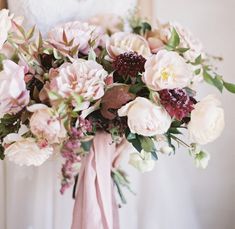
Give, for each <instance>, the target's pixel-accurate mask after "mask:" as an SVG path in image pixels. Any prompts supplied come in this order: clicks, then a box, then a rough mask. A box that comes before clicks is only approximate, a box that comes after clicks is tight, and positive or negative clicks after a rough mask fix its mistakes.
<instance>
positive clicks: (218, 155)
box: [121, 0, 235, 229]
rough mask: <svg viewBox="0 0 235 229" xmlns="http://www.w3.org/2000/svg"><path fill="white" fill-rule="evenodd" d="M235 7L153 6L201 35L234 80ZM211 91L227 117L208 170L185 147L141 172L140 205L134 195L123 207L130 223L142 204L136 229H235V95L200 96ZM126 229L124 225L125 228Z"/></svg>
mask: <svg viewBox="0 0 235 229" xmlns="http://www.w3.org/2000/svg"><path fill="white" fill-rule="evenodd" d="M146 2H147V1H146ZM234 10H235V1H234V0H223V1H222V0H206V1H205V0H174V1H172V0H155V6H154V13H155V16H157V17H158V18H159V19H160V20H162V21H167V20H171V21H178V22H179V23H180V24H182V25H184V26H185V27H187V28H189V29H190V30H191V31H192V32H193V34H195V35H196V36H198V37H199V38H200V40H201V41H202V42H203V44H204V46H205V48H206V51H207V52H208V53H210V54H213V55H218V56H222V57H223V58H224V61H223V62H222V63H219V66H220V67H219V72H220V73H221V74H222V75H223V76H224V78H225V79H227V80H228V81H231V82H233V83H235V58H234V55H235V13H234ZM208 92H210V93H215V94H217V95H218V98H219V99H220V100H221V101H222V103H223V107H224V109H225V115H226V129H225V130H224V132H223V135H222V136H221V137H220V138H219V139H218V140H216V141H215V142H214V143H211V144H209V145H207V146H206V149H207V150H208V151H209V152H210V153H211V161H210V163H209V166H208V168H207V169H206V170H199V169H196V168H195V167H194V166H193V164H192V161H191V159H190V158H189V157H188V156H187V154H186V153H185V152H183V151H182V152H178V153H177V155H175V156H173V157H170V158H160V160H159V162H158V165H157V168H156V169H155V170H154V171H153V172H151V173H148V174H144V175H142V176H141V178H140V180H139V181H138V183H137V184H136V187H138V188H137V190H138V191H137V193H138V203H137V202H136V200H133V199H132V197H130V199H131V201H130V202H129V203H128V205H129V206H126V207H124V209H123V210H121V211H122V213H123V215H122V218H126V220H125V222H128V218H129V222H130V221H132V218H133V215H134V214H132V212H136V207H138V208H139V211H138V214H137V215H138V217H137V218H138V219H133V221H135V220H137V221H138V223H137V224H136V225H135V226H133V227H131V228H133V229H134V228H135V229H137V228H138V229H156V228H160V229H189V228H190V229H234V228H235V176H234V174H235V150H234V140H235V134H234V133H235V124H234V123H235V96H234V95H232V94H230V93H228V92H227V91H224V93H223V96H221V95H220V93H218V92H217V90H216V89H214V88H212V87H210V86H207V85H205V86H203V87H202V92H201V93H200V94H199V95H198V96H199V98H202V97H203V96H204V95H206V94H207V93H208ZM131 174H134V172H133V173H131ZM134 176H136V174H135V175H131V178H132V177H134ZM169 176H171V177H169ZM170 183H171V184H170ZM163 192H164V194H163ZM134 198H136V197H134ZM128 213H129V214H128ZM127 214H128V216H127ZM133 225H134V224H133ZM127 227H128V226H127V225H124V224H123V227H122V228H127ZM128 228H130V227H128Z"/></svg>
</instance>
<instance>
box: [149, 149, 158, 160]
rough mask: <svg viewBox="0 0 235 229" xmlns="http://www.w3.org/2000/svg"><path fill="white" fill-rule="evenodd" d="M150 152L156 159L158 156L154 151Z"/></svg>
mask: <svg viewBox="0 0 235 229" xmlns="http://www.w3.org/2000/svg"><path fill="white" fill-rule="evenodd" d="M151 154H152V157H153V159H154V160H158V156H157V153H156V151H153V152H151Z"/></svg>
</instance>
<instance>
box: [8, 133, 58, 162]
mask: <svg viewBox="0 0 235 229" xmlns="http://www.w3.org/2000/svg"><path fill="white" fill-rule="evenodd" d="M9 138H10V137H9ZM52 153H53V148H52V147H49V146H47V147H42V148H40V147H39V146H38V144H37V143H36V140H35V139H34V138H20V139H18V141H16V142H14V143H12V144H11V145H10V146H8V147H7V148H6V149H5V155H6V158H7V159H8V160H9V161H12V162H14V163H15V164H17V165H20V166H22V165H26V166H30V165H34V166H40V165H41V164H43V163H44V162H45V161H46V160H47V159H48V158H49V157H50V155H51V154H52Z"/></svg>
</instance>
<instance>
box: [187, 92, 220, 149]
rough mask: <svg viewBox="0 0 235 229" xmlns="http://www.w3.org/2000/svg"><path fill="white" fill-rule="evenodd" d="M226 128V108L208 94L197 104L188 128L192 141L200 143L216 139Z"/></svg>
mask: <svg viewBox="0 0 235 229" xmlns="http://www.w3.org/2000/svg"><path fill="white" fill-rule="evenodd" d="M223 129H224V110H223V109H222V108H221V107H220V101H219V100H218V99H217V98H215V96H213V95H208V96H207V97H205V98H204V99H202V100H201V101H200V102H199V103H197V104H196V105H195V109H194V110H193V111H192V113H191V121H190V122H189V124H188V130H189V134H190V139H191V141H193V142H195V143H198V144H200V145H204V144H207V143H209V142H212V141H214V140H215V139H216V138H218V137H219V136H220V134H221V133H222V131H223Z"/></svg>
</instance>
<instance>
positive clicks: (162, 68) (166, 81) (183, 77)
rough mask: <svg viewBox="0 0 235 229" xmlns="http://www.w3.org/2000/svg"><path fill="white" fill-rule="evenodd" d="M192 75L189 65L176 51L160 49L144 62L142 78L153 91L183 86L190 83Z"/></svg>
mask: <svg viewBox="0 0 235 229" xmlns="http://www.w3.org/2000/svg"><path fill="white" fill-rule="evenodd" d="M192 77H193V70H192V68H191V65H189V64H187V63H186V61H185V60H184V58H183V57H181V56H180V55H179V54H178V53H176V52H172V51H167V50H160V51H159V52H158V53H157V54H156V55H153V56H151V57H150V58H149V59H147V61H146V63H145V73H144V75H143V80H144V82H145V83H146V85H147V86H148V87H149V88H150V89H152V90H155V91H159V90H162V89H174V88H183V87H186V86H187V85H189V84H190V81H191V79H192Z"/></svg>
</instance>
